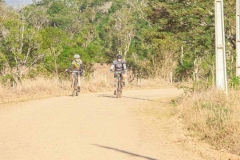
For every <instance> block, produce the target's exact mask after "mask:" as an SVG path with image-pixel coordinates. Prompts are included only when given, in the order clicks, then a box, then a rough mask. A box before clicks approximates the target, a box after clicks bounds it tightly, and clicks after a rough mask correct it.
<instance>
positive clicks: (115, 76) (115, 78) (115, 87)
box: [113, 73, 117, 95]
mask: <svg viewBox="0 0 240 160" xmlns="http://www.w3.org/2000/svg"><path fill="white" fill-rule="evenodd" d="M113 84H114V85H113V87H114V89H113V90H114V91H113V94H114V95H116V91H117V75H116V73H114V82H113Z"/></svg>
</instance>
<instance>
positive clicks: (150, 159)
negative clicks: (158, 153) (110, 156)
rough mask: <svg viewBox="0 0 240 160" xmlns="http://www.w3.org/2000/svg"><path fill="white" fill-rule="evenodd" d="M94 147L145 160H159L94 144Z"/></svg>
mask: <svg viewBox="0 0 240 160" xmlns="http://www.w3.org/2000/svg"><path fill="white" fill-rule="evenodd" d="M93 145H94V146H98V147H101V148H105V149H109V150H114V151H117V152H121V153H125V154H128V155H131V156H135V157H141V158H145V159H147V160H158V159H155V158H151V157H146V156H142V155H139V154H135V153H131V152H128V151H124V150H121V149H117V148H112V147H107V146H102V145H98V144H93Z"/></svg>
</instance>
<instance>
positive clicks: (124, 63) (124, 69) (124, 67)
mask: <svg viewBox="0 0 240 160" xmlns="http://www.w3.org/2000/svg"><path fill="white" fill-rule="evenodd" d="M126 71H127V65H126V62H125V61H123V72H126Z"/></svg>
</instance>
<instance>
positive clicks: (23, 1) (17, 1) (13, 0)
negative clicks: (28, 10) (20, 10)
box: [4, 0, 32, 7]
mask: <svg viewBox="0 0 240 160" xmlns="http://www.w3.org/2000/svg"><path fill="white" fill-rule="evenodd" d="M4 1H5V2H6V3H7V4H8V5H10V6H13V7H16V6H18V5H27V4H31V3H32V0H4Z"/></svg>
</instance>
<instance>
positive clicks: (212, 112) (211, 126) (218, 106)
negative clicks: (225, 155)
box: [179, 89, 240, 155]
mask: <svg viewBox="0 0 240 160" xmlns="http://www.w3.org/2000/svg"><path fill="white" fill-rule="evenodd" d="M179 109H180V112H181V114H182V116H183V119H184V120H185V122H186V124H187V127H188V129H189V130H192V131H195V132H194V133H197V134H198V135H199V136H200V137H201V138H202V139H203V140H206V141H208V142H209V143H211V144H212V145H214V146H215V147H216V148H217V149H226V150H227V151H229V152H231V153H234V154H237V155H240V116H239V115H240V92H239V91H230V92H229V94H228V95H226V94H225V93H222V92H219V91H216V90H215V89H211V90H209V91H207V92H202V93H193V94H191V95H188V96H186V97H185V98H183V99H182V100H181V102H180V106H179Z"/></svg>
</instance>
